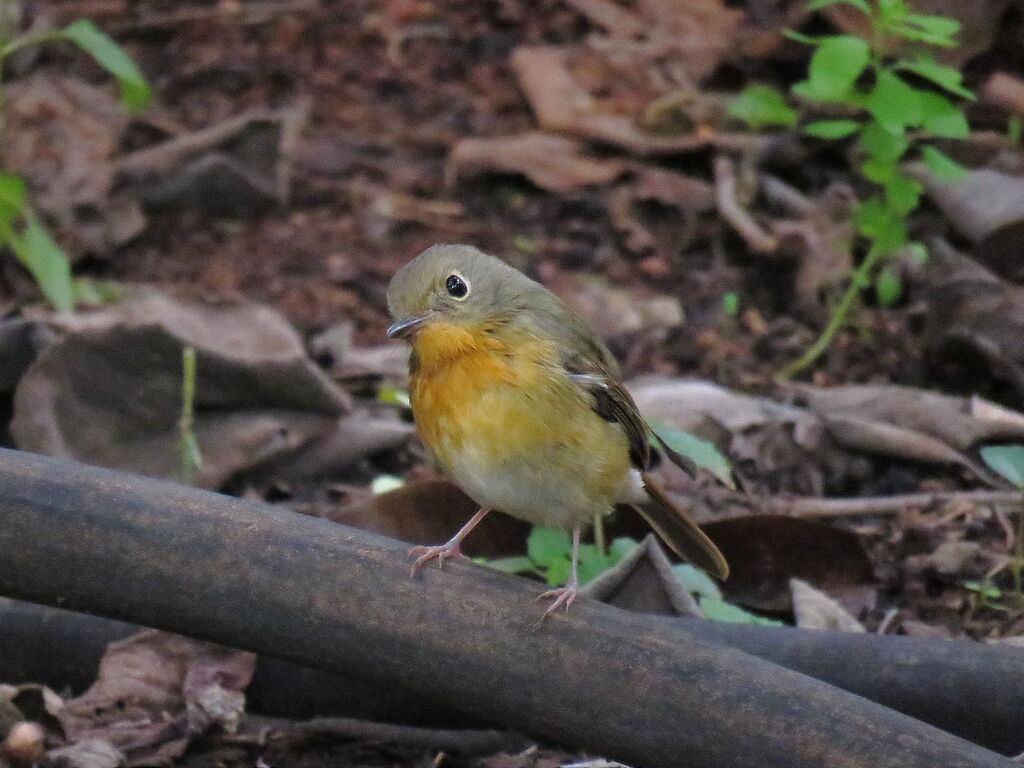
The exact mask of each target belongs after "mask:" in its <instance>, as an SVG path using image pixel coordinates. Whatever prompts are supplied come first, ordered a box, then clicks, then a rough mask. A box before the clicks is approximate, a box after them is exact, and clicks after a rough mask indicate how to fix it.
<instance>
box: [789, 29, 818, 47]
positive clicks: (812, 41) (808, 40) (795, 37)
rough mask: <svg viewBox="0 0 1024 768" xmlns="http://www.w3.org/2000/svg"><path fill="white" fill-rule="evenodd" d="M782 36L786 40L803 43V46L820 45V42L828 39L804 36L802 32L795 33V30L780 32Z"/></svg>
mask: <svg viewBox="0 0 1024 768" xmlns="http://www.w3.org/2000/svg"><path fill="white" fill-rule="evenodd" d="M782 36H783V37H784V38H786V39H787V40H792V41H794V42H797V43H803V44H804V45H821V43H822V42H824V41H825V40H828V37H827V36H826V37H814V36H812V35H805V34H804V33H803V32H797V31H796V30H795V29H784V30H782Z"/></svg>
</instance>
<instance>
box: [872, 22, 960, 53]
mask: <svg viewBox="0 0 1024 768" xmlns="http://www.w3.org/2000/svg"><path fill="white" fill-rule="evenodd" d="M885 30H886V32H889V33H891V34H894V35H899V36H900V37H902V38H904V39H905V40H912V41H914V42H918V43H927V44H928V45H936V46H939V47H940V48H956V44H957V43H956V40H953V39H951V38H949V37H948V36H946V35H936V34H933V33H931V32H928V31H926V30H923V29H921V28H920V27H918V26H915V25H913V24H888V25H886V27H885Z"/></svg>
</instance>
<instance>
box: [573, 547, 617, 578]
mask: <svg viewBox="0 0 1024 768" xmlns="http://www.w3.org/2000/svg"><path fill="white" fill-rule="evenodd" d="M611 566H612V563H611V561H610V558H609V557H608V556H607V555H602V554H601V553H600V552H598V551H597V547H595V546H594V545H593V544H581V545H580V559H579V563H578V567H579V577H580V583H581V584H586V583H587V582H588V581H593V579H594V578H596V577H597V576H600V575H601V574H602V573H604V572H605V571H607V570H608V569H609V568H610V567H611Z"/></svg>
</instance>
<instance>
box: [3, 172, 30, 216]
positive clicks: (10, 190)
mask: <svg viewBox="0 0 1024 768" xmlns="http://www.w3.org/2000/svg"><path fill="white" fill-rule="evenodd" d="M24 209H25V182H24V181H22V179H21V178H20V177H18V176H14V175H13V174H10V173H0V224H2V225H3V229H7V228H9V227H10V226H11V225H12V224H13V223H14V221H15V220H16V219H18V218H19V217H20V216H21V214H22V212H23V211H24Z"/></svg>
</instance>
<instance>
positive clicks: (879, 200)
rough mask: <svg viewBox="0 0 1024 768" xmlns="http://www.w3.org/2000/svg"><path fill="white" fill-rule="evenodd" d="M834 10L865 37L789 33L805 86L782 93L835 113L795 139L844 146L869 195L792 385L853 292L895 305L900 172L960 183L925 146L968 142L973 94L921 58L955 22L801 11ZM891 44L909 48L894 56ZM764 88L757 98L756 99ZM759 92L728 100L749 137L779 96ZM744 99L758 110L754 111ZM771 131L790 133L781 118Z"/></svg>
mask: <svg viewBox="0 0 1024 768" xmlns="http://www.w3.org/2000/svg"><path fill="white" fill-rule="evenodd" d="M840 3H844V4H846V5H849V6H852V7H853V8H856V9H857V10H858V11H860V12H861V13H863V14H864V16H865V17H866V19H867V21H868V24H869V30H870V31H869V32H868V33H867V34H866V35H865V36H864V37H863V38H862V37H858V36H856V35H849V34H837V35H825V36H822V37H809V36H807V35H801V34H797V33H789V36H790V37H791V38H792V39H795V40H798V41H800V42H802V43H806V44H807V45H811V46H813V47H814V49H815V50H814V53H813V54H812V56H811V59H810V63H809V65H808V70H807V78H806V79H804V80H802V81H800V82H798V83H796V84H795V85H793V87H792V88H791V93H792V94H793V95H794V96H796V97H797V98H798V99H799V100H800V101H801V102H802V103H803V104H805V105H807V112H808V113H813V111H814V110H815V109H816V108H817V107H818V105H823V106H826V107H827V108H829V109H830V110H832V111H833V112H835V111H836V110H838V111H840V113H841V114H842V116H841V117H838V118H834V117H833V118H829V119H823V120H816V119H811V120H810V121H808V122H805V123H804V125H803V129H802V130H803V132H804V133H805V134H807V135H809V136H813V137H815V138H818V139H821V140H823V141H844V142H845V141H852V142H853V148H854V156H855V158H856V159H855V164H856V166H855V171H856V172H857V174H858V175H859V176H861V177H862V178H863V179H864V180H865V181H866V182H868V183H869V184H870V185H871V186H873V187H875V189H876V191H875V192H873V193H872V194H870V195H869V196H868V197H867V198H865V199H864V200H862V201H861V202H860V203H859V205H858V206H857V208H856V211H855V214H854V222H855V225H856V229H857V233H858V234H859V235H860V236H861V238H863V240H864V242H865V243H866V251H865V255H864V258H863V259H862V260H861V262H860V264H859V265H858V266H857V268H856V269H855V270H854V272H853V275H852V276H851V280H850V285H849V286H848V288H847V290H846V292H845V293H844V294H843V296H842V298H841V299H840V300H839V302H838V303H837V304H836V306H835V307H834V308H833V310H832V313H831V316H830V318H829V321H828V323H827V324H826V326H825V328H824V330H823V331H822V333H821V335H820V336H819V337H818V339H817V340H816V341H815V342H814V343H813V344H812V345H811V346H810V347H809V348H808V349H807V350H806V351H805V352H804V354H803V355H801V356H800V357H799V358H798V359H797V360H795V361H794V362H792V363H791V364H790V365H788V366H786V367H785V368H784V369H783V370H782V371H781V372H780V376H781V377H783V378H786V377H789V376H792V375H793V374H795V373H797V372H798V371H800V370H802V369H804V368H806V367H807V366H809V365H811V364H812V363H813V362H814V361H815V360H817V359H818V357H819V356H820V355H821V354H822V353H823V352H824V351H825V350H826V349H827V348H828V346H829V344H830V343H831V342H832V339H833V338H834V337H835V335H836V333H837V332H838V331H839V330H840V328H842V327H843V326H844V325H845V324H846V322H847V317H848V316H849V314H850V312H851V310H852V309H853V306H854V304H855V302H856V300H857V297H858V296H859V295H860V292H861V291H862V290H863V289H865V288H869V287H871V286H872V285H873V284H874V286H875V295H876V299H877V300H878V302H879V303H881V304H883V305H886V304H892V303H894V302H895V301H897V300H898V299H899V297H900V295H901V293H902V290H903V286H902V283H901V282H900V280H899V274H898V273H897V272H896V271H895V270H894V269H893V268H892V267H891V266H890V265H889V264H887V262H891V261H892V259H893V258H894V257H895V256H896V255H897V254H899V253H901V252H903V251H904V249H906V248H907V247H908V246H911V245H912V246H913V248H915V249H921V248H922V247H923V246H921V245H920V244H918V243H911V241H910V239H909V237H908V234H907V227H906V220H907V216H908V215H909V214H910V213H911V212H912V211H913V210H915V209H916V208H917V207H918V204H919V202H920V198H921V193H922V191H923V189H922V186H921V183H920V182H919V181H917V180H916V179H914V178H911V177H910V176H908V175H907V174H906V173H905V172H904V171H903V169H902V167H901V164H902V163H903V162H904V161H905V160H907V159H909V158H911V157H917V158H919V159H920V160H921V161H923V162H924V164H925V166H926V167H927V168H928V170H929V172H930V173H932V174H934V175H935V176H938V177H940V178H944V179H955V178H958V177H960V176H961V175H963V173H964V170H963V168H962V167H961V166H960V165H959V164H958V163H956V162H955V161H954V160H952V159H951V158H950V157H948V156H947V155H946V154H944V153H943V152H942V151H940V150H939V149H937V148H936V147H935V146H933V145H932V144H930V143H929V141H930V140H932V139H963V138H966V137H967V135H968V133H969V127H968V124H967V118H966V117H965V115H964V111H963V108H962V106H961V101H962V100H964V99H973V98H974V95H973V94H972V93H971V91H969V90H968V89H966V88H965V87H964V86H963V83H962V80H961V75H960V72H959V71H958V70H956V69H954V68H952V67H948V66H945V65H942V64H939V63H938V62H937V61H936V60H935V59H934V57H933V56H932V54H931V53H930V52H929V51H930V50H934V49H935V48H953V47H956V46H957V44H958V43H957V41H956V37H955V36H956V34H957V33H958V32H959V30H960V23H959V22H958V21H956V20H955V19H950V18H947V17H945V16H934V15H928V14H920V13H914V12H913V11H912V9H911V7H910V4H909V3H907V2H905V1H904V0H812V1H811V2H810V3H808V6H807V7H808V9H809V10H812V11H816V10H820V9H822V8H825V7H827V6H830V5H837V4H840ZM894 41H904V42H909V43H912V44H913V46H912V47H911V46H905V47H900V46H898V45H893V42H894ZM766 89H767V90H766ZM770 90H771V89H770V88H767V86H763V85H757V86H751V87H748V88H747V90H745V91H744V92H743V93H741V94H740V96H739V97H738V98H737V102H739V104H740V105H741V107H740V108H738V109H734V110H733V114H734V115H736V116H738V117H741V118H744V115H749V114H754V115H756V116H757V117H758V120H757V121H754V122H751V121H750V120H749V119H748V123H749V124H750V125H751V127H752V128H754V129H758V128H760V127H762V126H763V125H765V124H766V122H765V121H766V119H767V116H769V115H771V114H772V112H773V111H777V110H778V107H777V104H776V100H777V98H778V99H781V94H774V95H769V93H768V91H770ZM751 100H753V101H755V102H757V103H758V104H759V105H760V106H759V107H757V108H754V107H752V106H751V105H750V102H751ZM774 124H776V125H782V126H787V127H788V126H791V125H792V121H791V119H790V117H789V116H788V115H785V114H781V115H780V119H777V120H775V121H774Z"/></svg>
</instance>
